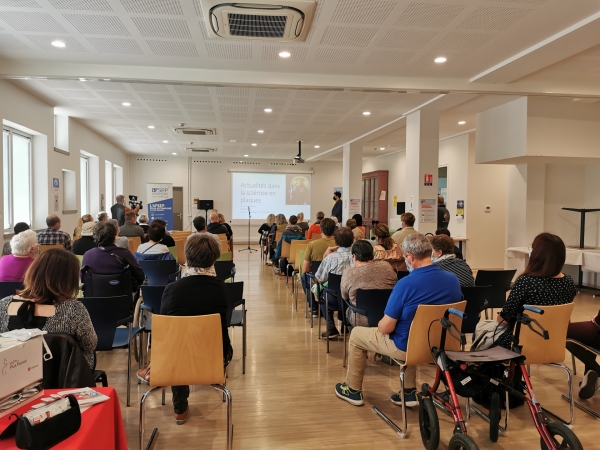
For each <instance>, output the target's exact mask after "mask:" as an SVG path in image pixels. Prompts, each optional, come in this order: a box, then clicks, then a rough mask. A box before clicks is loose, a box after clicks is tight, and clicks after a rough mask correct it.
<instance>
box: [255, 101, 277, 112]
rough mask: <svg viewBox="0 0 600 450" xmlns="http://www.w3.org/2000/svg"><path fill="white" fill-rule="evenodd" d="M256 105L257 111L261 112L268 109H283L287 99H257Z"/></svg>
mask: <svg viewBox="0 0 600 450" xmlns="http://www.w3.org/2000/svg"><path fill="white" fill-rule="evenodd" d="M254 104H255V105H256V106H257V110H258V109H260V110H261V111H262V110H263V109H265V108H267V107H271V108H273V107H280V108H283V106H284V105H285V99H283V98H256V99H255V100H254Z"/></svg>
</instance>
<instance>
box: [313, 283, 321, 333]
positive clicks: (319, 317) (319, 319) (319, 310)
mask: <svg viewBox="0 0 600 450" xmlns="http://www.w3.org/2000/svg"><path fill="white" fill-rule="evenodd" d="M317 292H318V291H317ZM311 316H312V314H311ZM317 318H318V319H317V320H318V321H319V334H318V335H317V339H321V304H320V303H319V302H317Z"/></svg>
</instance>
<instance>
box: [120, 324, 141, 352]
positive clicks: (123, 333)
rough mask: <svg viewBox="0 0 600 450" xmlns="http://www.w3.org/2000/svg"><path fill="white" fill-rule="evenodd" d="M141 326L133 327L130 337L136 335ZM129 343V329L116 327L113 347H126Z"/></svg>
mask: <svg viewBox="0 0 600 450" xmlns="http://www.w3.org/2000/svg"><path fill="white" fill-rule="evenodd" d="M142 330H143V328H141V327H133V329H132V331H131V337H134V336H135V335H137V334H138V333H139V332H140V331H142ZM128 345H129V329H127V328H117V329H116V330H115V338H114V340H113V348H122V347H127V346H128Z"/></svg>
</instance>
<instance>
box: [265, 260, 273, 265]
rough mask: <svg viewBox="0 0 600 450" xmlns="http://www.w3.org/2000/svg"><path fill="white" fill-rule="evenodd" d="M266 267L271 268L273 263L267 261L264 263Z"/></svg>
mask: <svg viewBox="0 0 600 450" xmlns="http://www.w3.org/2000/svg"><path fill="white" fill-rule="evenodd" d="M265 264H266V265H267V266H272V265H273V261H271V260H269V261H267V262H266V263H265Z"/></svg>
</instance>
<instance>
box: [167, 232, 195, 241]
mask: <svg viewBox="0 0 600 450" xmlns="http://www.w3.org/2000/svg"><path fill="white" fill-rule="evenodd" d="M190 234H192V232H191V231H179V230H172V231H169V235H170V236H171V237H172V238H173V239H177V238H183V239H187V237H188V236H189V235H190Z"/></svg>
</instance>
